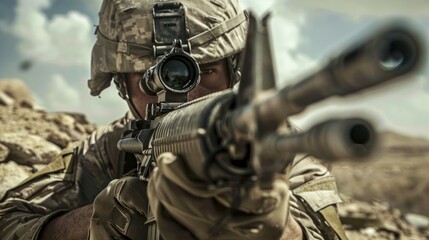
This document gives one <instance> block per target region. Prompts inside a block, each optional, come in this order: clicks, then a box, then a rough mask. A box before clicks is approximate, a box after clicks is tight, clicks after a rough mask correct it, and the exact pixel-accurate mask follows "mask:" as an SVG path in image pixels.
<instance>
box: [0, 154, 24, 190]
mask: <svg viewBox="0 0 429 240" xmlns="http://www.w3.org/2000/svg"><path fill="white" fill-rule="evenodd" d="M30 174H31V168H29V167H26V166H21V165H18V164H16V163H15V162H12V161H10V162H8V163H0V183H1V184H0V197H1V196H3V194H4V193H5V192H6V191H7V190H8V189H10V188H12V187H14V186H16V185H17V184H18V183H19V182H21V181H22V180H24V179H26V178H27V177H28V176H30Z"/></svg>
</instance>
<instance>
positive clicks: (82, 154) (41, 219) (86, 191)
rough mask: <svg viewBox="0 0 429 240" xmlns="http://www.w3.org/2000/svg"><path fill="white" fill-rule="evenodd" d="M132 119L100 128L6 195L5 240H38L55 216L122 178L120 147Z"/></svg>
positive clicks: (1, 217) (0, 221)
mask: <svg viewBox="0 0 429 240" xmlns="http://www.w3.org/2000/svg"><path fill="white" fill-rule="evenodd" d="M127 119H128V118H127V117H124V118H122V119H121V120H118V121H115V122H113V123H112V124H110V125H109V126H107V127H103V128H99V129H97V130H96V131H94V132H93V133H92V134H91V135H89V136H88V137H87V138H86V139H82V141H80V142H79V144H78V145H77V146H76V147H75V148H74V149H72V150H65V151H64V152H63V153H62V155H61V156H59V157H58V158H57V159H56V160H55V161H53V162H52V163H51V164H49V165H48V166H47V167H45V168H44V169H42V170H40V171H39V172H37V173H35V174H34V175H33V176H31V177H29V178H28V179H26V180H24V181H23V182H22V183H20V184H19V185H18V186H16V187H15V188H12V189H10V190H9V191H7V192H6V193H5V195H4V196H3V198H2V199H1V203H0V236H1V239H37V236H38V234H39V232H40V230H41V228H42V226H43V224H44V223H46V222H47V221H48V220H49V219H51V218H52V217H54V216H55V215H56V214H60V213H62V212H65V211H68V210H71V209H75V208H78V207H80V206H84V205H87V204H90V203H92V202H93V200H94V198H95V197H96V196H97V194H98V193H99V192H100V191H101V190H102V189H104V188H105V187H106V186H107V184H108V183H109V182H110V181H111V180H112V179H114V178H118V177H120V175H122V166H121V163H120V162H119V161H118V156H119V151H118V150H117V148H116V143H117V141H118V139H119V138H120V137H121V135H122V132H123V131H124V126H125V123H126V121H127Z"/></svg>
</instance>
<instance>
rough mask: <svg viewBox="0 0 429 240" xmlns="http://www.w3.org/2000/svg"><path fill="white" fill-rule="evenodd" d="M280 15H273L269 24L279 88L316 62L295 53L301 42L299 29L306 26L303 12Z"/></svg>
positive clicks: (312, 66) (301, 37)
mask: <svg viewBox="0 0 429 240" xmlns="http://www.w3.org/2000/svg"><path fill="white" fill-rule="evenodd" d="M286 11H287V12H286V13H282V15H280V16H278V15H274V16H273V18H272V22H271V24H270V30H271V36H272V44H273V46H272V49H275V51H273V55H274V57H275V59H276V67H277V69H278V71H277V72H278V76H279V78H280V79H279V82H278V84H279V86H283V85H285V84H286V83H290V82H286V81H288V80H291V79H293V78H295V77H297V76H299V75H301V74H302V73H304V72H305V71H307V70H308V69H311V68H314V67H315V66H316V61H314V60H313V59H311V58H310V57H309V56H307V55H305V54H303V53H301V52H300V51H297V50H298V48H299V45H300V43H301V42H302V41H303V36H302V34H301V30H300V29H301V28H303V26H304V25H305V24H306V15H305V13H304V12H293V11H290V10H286Z"/></svg>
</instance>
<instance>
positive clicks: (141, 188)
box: [89, 177, 148, 240]
mask: <svg viewBox="0 0 429 240" xmlns="http://www.w3.org/2000/svg"><path fill="white" fill-rule="evenodd" d="M146 190H147V182H144V181H141V180H139V179H138V178H137V177H124V178H121V179H116V180H113V181H111V182H110V183H109V185H108V186H107V188H105V189H104V190H103V191H102V192H101V193H100V194H98V196H97V197H96V198H95V201H94V212H93V215H92V219H91V225H90V231H89V233H90V239H91V240H92V239H93V240H100V239H147V229H146V227H145V222H146V216H147V208H148V199H147V195H146Z"/></svg>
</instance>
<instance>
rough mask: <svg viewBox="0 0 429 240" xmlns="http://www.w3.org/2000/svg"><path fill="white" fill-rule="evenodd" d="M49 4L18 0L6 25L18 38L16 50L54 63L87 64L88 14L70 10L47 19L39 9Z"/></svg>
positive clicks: (46, 2)
mask: <svg viewBox="0 0 429 240" xmlns="http://www.w3.org/2000/svg"><path fill="white" fill-rule="evenodd" d="M50 6H51V1H50V0H32V1H26V0H18V3H17V7H16V9H15V11H16V14H15V19H14V21H13V22H12V23H11V24H10V26H8V28H9V29H10V30H9V31H10V32H11V33H12V34H13V35H14V36H15V37H16V38H17V39H18V49H19V52H20V54H21V55H22V56H23V57H24V58H29V59H34V60H36V61H41V62H43V63H49V64H54V65H79V66H88V65H89V64H88V63H89V61H90V53H91V46H92V43H93V39H92V26H91V23H90V20H89V18H88V17H87V16H85V15H83V14H81V13H79V12H76V11H70V12H68V13H67V14H66V15H54V16H53V17H52V19H48V17H47V16H46V14H45V13H44V12H43V10H44V9H47V8H49V7H50Z"/></svg>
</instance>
